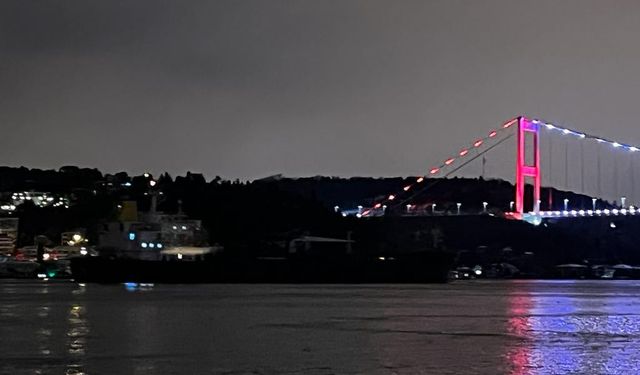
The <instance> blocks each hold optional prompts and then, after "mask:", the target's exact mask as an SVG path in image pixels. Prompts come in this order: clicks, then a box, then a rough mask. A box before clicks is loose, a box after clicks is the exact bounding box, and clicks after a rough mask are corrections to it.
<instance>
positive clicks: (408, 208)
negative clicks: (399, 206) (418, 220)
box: [407, 204, 411, 212]
mask: <svg viewBox="0 0 640 375" xmlns="http://www.w3.org/2000/svg"><path fill="white" fill-rule="evenodd" d="M407 212H411V205H410V204H408V205H407Z"/></svg>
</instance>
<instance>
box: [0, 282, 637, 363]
mask: <svg viewBox="0 0 640 375" xmlns="http://www.w3.org/2000/svg"><path fill="white" fill-rule="evenodd" d="M639 314H640V283H638V282H634V281H625V282H617V281H605V282H597V281H582V282H566V281H565V282H556V281H516V282H510V281H496V282H488V281H475V282H459V283H453V284H450V285H334V286H320V285H300V286H296V285H195V286H194V285H155V286H153V285H145V286H141V285H136V286H133V285H124V286H123V285H113V286H105V285H93V284H92V285H86V286H80V285H76V284H72V283H60V282H53V283H52V282H49V283H46V282H42V281H39V282H17V281H6V280H5V281H0V337H1V338H2V340H0V353H2V361H0V374H12V375H20V374H69V375H70V374H75V375H80V374H88V375H93V374H149V373H153V374H165V373H166V374H173V373H213V374H216V373H267V374H278V373H289V374H313V375H315V374H344V373H350V374H353V373H356V374H360V373H362V374H365V373H366V374H376V375H377V374H391V373H394V374H510V375H529V374H531V375H537V374H566V373H571V374H629V373H640V315H639Z"/></svg>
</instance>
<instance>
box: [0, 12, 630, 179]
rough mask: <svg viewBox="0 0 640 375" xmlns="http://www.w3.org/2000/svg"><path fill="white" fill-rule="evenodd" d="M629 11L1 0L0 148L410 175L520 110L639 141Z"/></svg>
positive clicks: (179, 168) (19, 152)
mask: <svg viewBox="0 0 640 375" xmlns="http://www.w3.org/2000/svg"><path fill="white" fill-rule="evenodd" d="M639 17H640V5H638V4H637V3H636V2H633V1H617V2H615V3H611V2H601V1H563V2H556V1H537V2H526V1H506V0H505V1H496V0H491V1H483V2H471V1H431V2H425V1H372V0H362V1H195V0H194V1H189V2H180V1H86V0H84V1H55V2H53V1H48V2H47V1H24V0H18V1H9V0H5V1H3V2H1V3H0V56H1V59H0V124H2V125H1V126H2V130H3V132H4V135H3V147H2V148H0V158H1V160H3V164H9V165H28V166H34V167H54V168H55V167H58V166H60V165H63V164H80V165H87V166H95V167H99V168H101V169H104V170H107V171H115V170H120V169H126V170H130V171H133V172H141V171H144V170H151V171H156V172H159V171H163V170H168V171H169V172H171V173H183V172H184V171H186V170H189V169H191V170H198V171H202V172H204V173H205V174H206V175H208V176H214V175H217V174H219V175H223V176H225V177H231V178H234V177H240V178H256V177H261V176H265V175H268V174H271V173H280V172H283V173H285V174H287V175H313V174H329V175H408V174H419V173H422V172H424V171H425V170H427V169H428V168H429V167H430V166H431V165H432V164H434V163H436V162H438V161H440V160H441V159H443V158H445V157H446V156H448V155H449V154H451V153H453V152H456V151H457V149H458V148H459V147H462V146H464V145H465V144H466V143H467V142H469V141H471V140H472V139H473V138H475V137H477V136H480V135H483V134H484V133H485V132H486V131H487V130H489V129H490V128H492V127H494V126H496V125H497V124H498V123H499V122H501V121H503V120H505V119H507V118H509V117H511V116H513V115H515V114H518V113H526V114H530V115H532V116H540V117H544V118H547V119H552V120H557V121H560V122H564V123H567V124H570V125H572V126H575V127H578V128H582V129H584V130H585V131H590V132H594V133H603V134H606V135H608V136H609V137H612V138H618V139H623V140H626V141H628V142H633V141H636V143H640V135H639V134H638V132H637V125H636V123H635V113H636V107H637V99H636V97H637V92H638V88H639V87H640V76H638V75H637V74H636V70H637V67H638V66H640V64H639V63H640V50H638V49H637V48H635V46H636V44H637V41H636V39H637V35H639V34H640V22H639V21H640V20H639V19H638V18H639ZM507 151H508V150H507ZM505 152H506V151H505ZM512 164H513V163H512V161H511V160H509V159H508V158H507V157H505V158H500V157H496V158H495V161H492V160H490V162H489V169H490V172H491V173H492V174H494V175H499V176H505V177H506V176H509V175H510V174H511V173H512V171H511V169H512V168H511V167H512ZM474 168H475V167H474ZM476 172H477V170H470V171H468V173H476Z"/></svg>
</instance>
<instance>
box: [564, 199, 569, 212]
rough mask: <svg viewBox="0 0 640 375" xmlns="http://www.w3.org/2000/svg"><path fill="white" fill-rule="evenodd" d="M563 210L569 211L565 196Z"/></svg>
mask: <svg viewBox="0 0 640 375" xmlns="http://www.w3.org/2000/svg"><path fill="white" fill-rule="evenodd" d="M564 210H565V211H569V200H568V199H567V198H565V199H564Z"/></svg>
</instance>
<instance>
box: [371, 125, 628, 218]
mask: <svg viewBox="0 0 640 375" xmlns="http://www.w3.org/2000/svg"><path fill="white" fill-rule="evenodd" d="M543 139H544V142H543ZM558 139H560V140H559V141H558ZM569 140H571V142H573V143H574V144H576V145H577V146H578V152H575V151H573V150H572V151H571V152H570V148H569ZM508 141H512V142H513V141H515V150H516V152H515V162H514V163H513V165H514V166H515V178H514V185H515V191H514V195H513V201H511V202H510V204H509V209H508V210H504V212H502V214H503V215H504V217H506V218H511V219H515V220H525V221H527V222H530V223H533V224H539V223H541V222H542V220H543V219H544V218H562V219H571V218H580V217H596V216H636V215H637V216H640V208H636V207H635V206H633V205H632V204H629V205H628V203H631V202H628V200H629V199H628V198H627V196H626V195H625V194H621V192H622V191H627V192H628V193H630V194H628V195H629V196H631V197H634V195H635V168H634V160H635V156H640V147H638V146H634V145H630V144H626V143H623V142H618V141H615V140H611V139H608V138H604V137H600V136H597V135H593V134H589V133H586V132H581V131H578V130H575V129H572V128H570V127H566V126H562V125H559V124H556V123H551V122H546V121H543V120H540V119H533V118H528V117H525V116H518V117H515V118H513V119H511V120H509V121H507V122H505V123H503V124H501V125H500V126H499V127H497V128H495V129H492V130H490V131H488V132H487V133H486V135H485V136H484V137H481V138H477V139H475V140H474V141H472V142H470V143H468V144H467V146H466V147H463V148H461V149H460V150H459V151H458V152H457V153H455V154H454V155H453V156H450V157H448V158H446V159H444V160H443V161H442V162H441V163H440V164H439V165H436V166H434V167H432V168H431V169H430V170H429V171H428V173H426V174H425V175H423V176H417V177H416V179H415V180H413V182H410V183H408V184H407V185H406V186H404V187H403V188H402V189H399V190H398V191H395V192H390V193H389V194H388V195H385V196H383V197H380V198H378V199H376V200H375V201H374V202H373V203H372V205H371V206H370V207H369V208H363V209H362V210H361V212H360V214H359V216H362V217H369V216H380V215H384V214H385V212H386V211H387V209H393V208H397V207H407V210H409V209H411V207H412V201H414V200H415V199H416V198H417V196H418V195H420V194H425V192H426V193H427V194H428V190H429V188H430V187H431V186H432V185H433V184H435V183H437V182H438V181H439V180H441V179H444V178H447V177H450V176H452V175H454V174H455V173H456V172H457V171H459V170H460V169H461V168H464V167H465V166H467V165H468V164H469V163H471V162H473V161H474V160H476V159H478V158H480V157H482V158H483V170H484V155H486V154H487V153H489V152H491V151H492V150H494V149H496V148H497V147H498V146H500V145H502V144H508ZM543 143H544V144H545V146H546V151H547V152H546V158H543V157H542V154H543V152H542V150H543V146H542V145H543ZM558 143H560V144H561V147H560V148H561V149H560V150H556V151H555V153H554V148H553V146H554V144H558ZM562 146H564V147H562ZM562 148H564V150H562ZM562 151H564V152H562ZM558 152H560V153H561V154H562V153H563V154H564V155H563V156H564V158H563V157H562V155H561V157H558V158H556V157H554V156H555V154H556V153H558ZM545 159H546V160H545ZM572 159H578V160H579V162H578V163H579V165H578V166H577V167H576V166H575V165H572V167H571V168H570V163H571V162H574V161H575V160H572ZM621 159H626V160H623V161H620V160H621ZM558 161H560V163H558ZM590 163H592V164H590ZM621 163H623V164H624V165H626V166H627V167H626V169H625V167H622V168H621V166H620V164H621ZM558 164H559V168H560V169H561V170H560V175H561V177H560V178H561V179H564V187H565V188H567V187H568V186H569V185H570V182H569V176H570V174H572V173H573V174H578V177H579V178H578V179H579V184H578V185H579V186H578V187H577V188H576V189H573V190H574V191H576V192H577V193H580V194H585V195H589V196H590V197H592V198H591V202H590V203H591V204H590V205H588V207H584V206H581V207H576V208H572V207H571V205H570V202H569V200H568V199H566V198H565V199H562V200H561V201H560V202H554V197H553V194H552V188H553V186H547V187H545V188H546V189H547V190H548V191H549V194H548V197H544V198H543V196H542V192H543V189H544V188H543V186H542V177H543V175H544V174H545V173H547V174H548V176H549V178H548V182H549V183H553V182H554V181H553V179H552V178H551V177H552V169H553V167H556V168H557V167H558ZM574 164H575V163H574ZM543 165H545V166H546V169H545V168H543ZM562 169H564V170H562ZM621 170H622V171H621ZM483 173H484V172H483ZM590 175H591V176H592V177H593V180H595V181H592V183H591V190H592V192H588V191H587V190H588V189H587V177H588V176H590ZM611 175H612V176H611ZM621 177H622V179H623V180H624V181H623V182H622V183H621V181H620V180H621ZM603 185H607V186H609V187H611V188H612V190H613V193H612V194H610V195H612V196H613V197H614V200H613V202H614V203H613V204H609V203H607V202H606V200H605V199H604V197H602V194H603V191H604V190H606V189H604V188H603ZM618 199H619V201H618ZM488 205H489V203H488V202H483V206H484V209H483V211H484V212H485V213H486V212H487V206H488ZM434 208H435V204H433V207H432V209H434ZM457 209H458V214H459V213H460V203H458V207H457ZM434 212H435V210H432V211H431V213H434Z"/></svg>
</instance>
